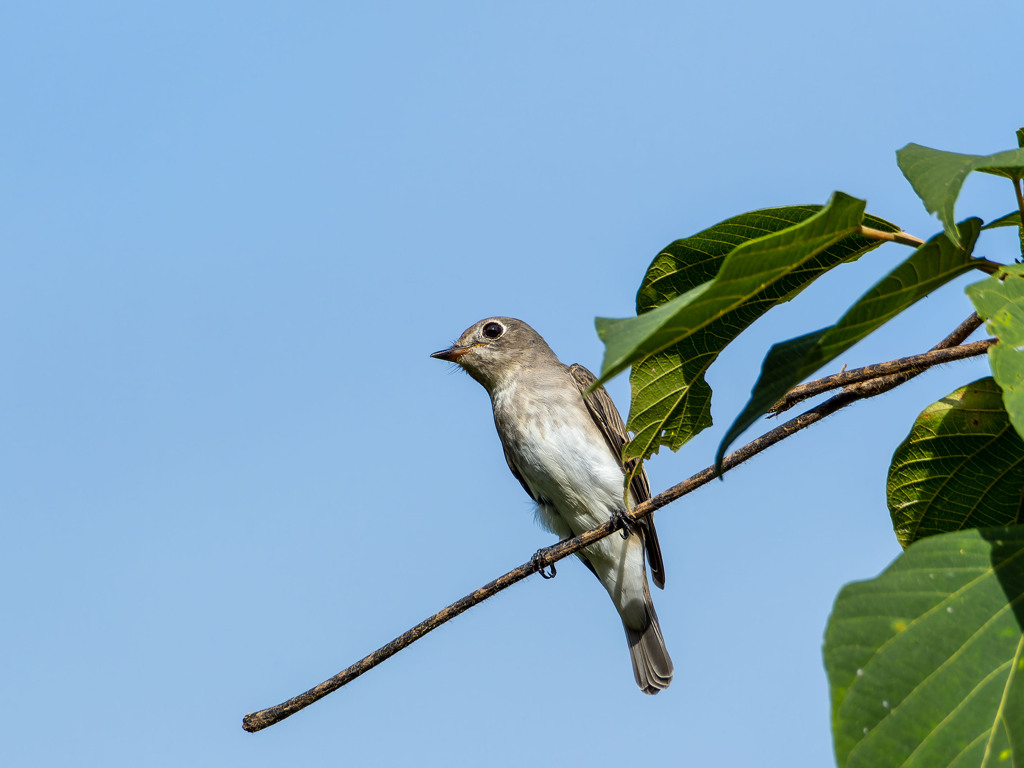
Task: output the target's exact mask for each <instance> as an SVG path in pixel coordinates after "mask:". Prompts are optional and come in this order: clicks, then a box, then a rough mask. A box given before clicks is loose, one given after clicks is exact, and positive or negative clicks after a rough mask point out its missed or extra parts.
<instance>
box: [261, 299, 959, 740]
mask: <svg viewBox="0 0 1024 768" xmlns="http://www.w3.org/2000/svg"><path fill="white" fill-rule="evenodd" d="M968 320H970V318H968ZM963 326H964V324H962V325H961V327H960V328H958V329H957V331H954V332H953V333H952V334H950V336H947V337H946V339H943V341H942V342H940V344H943V343H945V342H946V341H948V340H949V339H950V338H953V337H954V336H955V335H956V334H957V333H958V332H959V331H960V330H961V328H963ZM965 337H966V336H965ZM902 375H905V374H902ZM895 378H897V377H896V376H890V377H883V379H890V380H891V379H895ZM876 381H880V379H873V380H871V381H868V382H864V383H862V384H860V385H857V387H863V386H864V384H874V383H875V382H876ZM897 383H901V382H897ZM896 385H897V384H891V385H890V386H889V387H888V388H891V387H893V386H896ZM857 387H851V388H849V389H846V390H844V391H842V392H840V393H839V394H837V395H834V396H833V397H831V398H829V399H828V400H826V401H825V402H824V403H821V404H820V405H818V406H816V407H814V408H812V409H810V410H809V411H806V412H805V413H802V414H801V415H799V416H797V417H796V418H793V419H790V420H789V421H787V422H785V423H784V424H780V425H779V426H777V427H775V428H774V429H772V430H769V431H768V432H766V433H765V434H763V435H761V436H760V437H758V438H757V439H755V440H752V441H751V442H749V443H747V444H746V445H744V446H743V447H742V448H739V449H737V450H735V451H733V452H732V453H730V454H729V455H728V456H726V457H725V459H724V460H723V461H722V470H723V472H725V471H728V470H730V469H732V468H733V467H736V466H738V465H739V464H742V463H743V462H745V461H747V460H748V459H750V458H751V457H753V456H755V455H757V454H758V453H760V452H761V451H763V450H765V449H766V448H769V447H771V446H773V445H775V444H776V443H778V442H779V441H781V440H784V439H785V438H787V437H789V436H790V435H793V434H795V433H797V432H799V431H800V430H801V429H804V428H806V427H809V426H811V425H812V424H814V423H816V422H818V421H821V420H822V419H824V418H825V417H826V416H829V415H831V414H832V413H835V412H836V411H838V410H839V409H840V408H843V407H844V406H846V405H849V404H850V403H853V402H855V401H857V400H862V399H864V398H866V397H872V396H874V395H876V394H880V393H881V391H885V390H878V391H873V390H871V389H865V390H863V391H856V389H857ZM716 477H718V473H717V472H716V471H715V467H714V465H711V466H710V467H706V468H705V469H703V470H701V471H700V472H698V473H697V474H695V475H692V476H691V477H689V478H688V479H686V480H684V481H683V482H681V483H678V484H677V485H674V486H672V487H671V488H669V489H667V490H665V491H662V492H661V493H659V494H658V495H657V496H654V497H653V498H651V499H648V500H647V501H645V502H643V503H642V504H638V505H636V506H635V507H634V508H633V509H632V511H631V513H630V514H631V516H632V517H633V518H634V519H640V518H644V517H647V516H648V515H651V514H653V513H654V512H655V511H656V510H659V509H661V508H662V507H664V506H665V505H667V504H670V503H671V502H673V501H676V500H677V499H680V498H681V497H683V496H685V495H687V494H688V493H691V492H693V491H695V490H697V489H698V488H700V487H701V486H702V485H706V484H707V483H709V482H711V481H712V480H713V479H715V478H716ZM624 524H627V522H626V520H625V516H621V517H613V518H612V519H610V520H609V521H608V522H606V523H605V524H604V525H601V526H598V527H597V528H594V529H593V530H590V531H587V532H586V533H583V534H581V535H579V536H577V537H575V538H573V539H567V540H565V541H560V542H559V543H558V544H555V545H554V546H551V547H547V548H546V549H541V550H539V551H538V552H537V553H536V554H535V555H534V556H533V558H531V559H530V560H529V561H528V562H526V563H523V564H522V565H520V566H519V567H518V568H515V569H513V570H511V571H509V572H508V573H506V574H504V575H503V576H500V577H498V578H497V579H495V580H494V581H491V582H488V583H487V584H485V585H484V586H482V587H480V588H479V589H477V590H476V591H474V592H472V593H470V594H468V595H466V596H465V597H463V598H462V599H461V600H457V601H455V602H454V603H452V604H451V605H449V606H448V607H447V608H444V609H442V610H440V611H438V612H437V613H435V614H434V615H433V616H431V617H429V618H427V619H425V620H423V621H421V622H420V623H419V624H417V625H416V626H415V627H413V628H412V629H410V630H408V631H407V632H404V633H403V634H401V635H399V636H398V637H396V638H395V639H394V640H392V641H391V642H390V643H387V644H386V645H383V646H381V647H380V648H378V649H377V650H376V651H374V652H373V653H371V654H370V655H369V656H365V657H363V658H362V659H360V660H359V661H357V662H356V663H355V664H353V665H351V666H350V667H348V668H347V669H344V670H342V671H341V672H339V673H338V674H336V675H334V677H331V678H330V679H328V680H325V681H324V682H322V683H320V685H318V686H316V687H315V688H310V689H309V690H308V691H306V692H305V693H301V694H299V695H298V696H295V697H294V698H291V699H289V700H288V701H286V702H284V703H282V704H278V705H277V706H274V707H269V708H267V709H262V710H260V711H258V712H250V713H249V714H247V715H246V716H245V717H244V718H242V728H244V729H245V730H247V731H249V732H251V733H254V732H256V731H261V730H263V729H264V728H267V727H269V726H271V725H274V724H275V723H278V722H280V721H281V720H284V719H285V718H286V717H289V716H291V715H294V714H295V713H296V712H298V711H299V710H301V709H304V708H305V707H308V706H309V705H310V704H312V703H313V702H315V701H318V700H319V699H322V698H323V697H324V696H326V695H327V694H329V693H332V692H334V691H336V690H338V689H339V688H341V687H342V686H343V685H345V684H347V683H350V682H352V681H353V680H355V679H356V678H357V677H359V676H360V675H362V674H363V673H364V672H368V671H369V670H371V669H373V668H374V667H375V666H377V665H378V664H380V663H381V662H383V661H386V660H387V659H389V658H391V657H392V656H394V655H395V654H396V653H398V652H399V651H401V650H402V649H404V648H406V647H408V646H409V645H412V644H413V643H414V642H416V641H417V640H419V639H420V638H421V637H423V636H424V635H426V634H427V633H428V632H431V631H432V630H434V629H437V628H438V627H440V626H441V625H442V624H445V623H446V622H448V621H451V620H452V619H454V618H455V617H456V616H458V615H459V614H460V613H464V612H465V611H467V610H469V609H470V608H472V607H473V606H475V605H477V604H478V603H482V602H483V601H484V600H486V599H487V598H489V597H492V596H493V595H495V594H497V593H498V592H500V591H502V590H503V589H505V588H507V587H510V586H512V585H513V584H515V583H516V582H519V581H522V580H523V579H525V578H526V577H528V576H531V575H533V574H534V573H537V572H538V571H539V570H541V569H544V568H547V567H548V566H551V565H553V564H554V563H556V562H558V561H559V560H561V559H563V558H565V557H568V556H569V555H571V554H573V553H575V552H578V551H579V550H581V549H583V548H584V547H586V546H589V545H590V544H593V543H594V542H596V541H599V540H600V539H603V538H604V537H605V536H608V535H610V534H612V533H614V532H615V531H616V530H617V529H619V528H621V527H622V526H623V525H624Z"/></svg>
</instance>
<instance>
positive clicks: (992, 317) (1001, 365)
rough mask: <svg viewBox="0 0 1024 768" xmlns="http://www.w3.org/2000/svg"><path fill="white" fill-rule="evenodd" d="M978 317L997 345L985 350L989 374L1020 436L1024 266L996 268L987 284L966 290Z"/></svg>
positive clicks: (1023, 422) (1023, 403)
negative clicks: (989, 366) (1000, 390)
mask: <svg viewBox="0 0 1024 768" xmlns="http://www.w3.org/2000/svg"><path fill="white" fill-rule="evenodd" d="M967 295H968V296H969V297H970V299H971V302H972V303H973V304H974V308H975V309H976V310H977V311H978V316H979V317H983V318H985V323H986V327H987V328H988V330H989V332H990V333H992V334H993V335H994V336H996V337H998V339H999V343H998V344H994V345H993V346H992V347H990V348H989V350H988V359H989V364H990V365H991V366H992V373H993V375H994V376H995V377H996V381H997V382H999V386H1000V387H1002V388H1003V403H1004V404H1005V405H1006V410H1007V412H1008V413H1009V414H1010V422H1011V423H1012V424H1013V427H1014V429H1016V430H1017V432H1018V433H1019V434H1021V435H1024V265H1022V264H1013V265H1011V266H1006V267H1002V268H1000V270H999V272H998V273H997V274H995V275H993V276H992V277H990V278H989V279H988V280H982V281H981V282H980V283H974V284H973V285H969V286H967Z"/></svg>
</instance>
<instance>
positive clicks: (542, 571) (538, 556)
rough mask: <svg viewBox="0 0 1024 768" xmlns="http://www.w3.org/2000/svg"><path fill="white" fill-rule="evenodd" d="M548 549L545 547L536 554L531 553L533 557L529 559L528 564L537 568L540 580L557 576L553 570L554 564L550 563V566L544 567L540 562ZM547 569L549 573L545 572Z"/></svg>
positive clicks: (556, 572)
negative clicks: (530, 563)
mask: <svg viewBox="0 0 1024 768" xmlns="http://www.w3.org/2000/svg"><path fill="white" fill-rule="evenodd" d="M548 549H550V547H545V548H544V549H538V550H537V551H536V552H534V553H533V557H531V558H530V562H532V563H533V565H534V566H535V567H536V568H537V573H539V574H540V577H541V578H542V579H553V578H555V576H556V575H557V574H558V571H557V570H555V564H554V563H551V565H548V566H545V565H544V563H543V562H541V561H542V560H543V559H544V554H545V553H546V552H547V551H548ZM548 568H550V569H551V572H550V573H548V570H547V569H548Z"/></svg>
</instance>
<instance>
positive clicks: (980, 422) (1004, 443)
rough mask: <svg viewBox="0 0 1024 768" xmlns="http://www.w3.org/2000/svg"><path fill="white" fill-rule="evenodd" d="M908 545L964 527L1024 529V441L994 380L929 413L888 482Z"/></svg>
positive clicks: (895, 460)
mask: <svg viewBox="0 0 1024 768" xmlns="http://www.w3.org/2000/svg"><path fill="white" fill-rule="evenodd" d="M886 495H887V500H888V503H889V514H890V515H892V527H893V530H894V531H896V537H897V538H898V539H899V541H900V544H901V545H902V546H904V547H909V546H910V545H911V544H912V543H913V542H915V541H917V540H918V539H921V538H924V537H926V536H931V535H933V534H936V533H948V532H950V531H959V530H963V529H964V528H981V527H990V526H996V525H1013V524H1018V523H1024V440H1021V437H1020V435H1018V434H1017V432H1016V431H1015V430H1014V429H1013V427H1012V426H1010V420H1009V418H1008V417H1007V415H1006V411H1005V410H1003V393H1002V391H1001V390H1000V389H999V385H998V384H996V382H995V380H993V379H992V378H991V377H986V378H984V379H981V380H979V381H976V382H974V383H973V384H968V385H967V386H965V387H961V388H960V389H958V390H956V391H955V392H953V393H951V394H950V395H948V396H946V397H944V398H942V399H941V400H939V401H938V402H937V403H933V404H932V405H929V406H928V407H927V408H925V409H924V410H923V411H922V412H921V415H920V416H918V417H917V421H915V422H914V426H913V428H912V429H911V430H910V435H909V436H908V437H907V439H906V440H904V441H903V442H902V443H901V444H900V446H899V447H898V448H897V449H896V453H895V454H894V455H893V457H892V464H891V465H890V466H889V480H888V482H887V483H886Z"/></svg>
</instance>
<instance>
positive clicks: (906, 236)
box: [860, 225, 924, 248]
mask: <svg viewBox="0 0 1024 768" xmlns="http://www.w3.org/2000/svg"><path fill="white" fill-rule="evenodd" d="M860 233H861V234H862V235H863V236H864V237H869V238H871V239H872V240H885V241H887V242H890V243H900V244H901V245H909V246H912V247H914V248H917V247H918V246H920V245H924V240H922V239H921V238H919V237H914V236H913V235H912V234H910V233H909V232H885V231H884V230H881V229H873V228H872V227H865V226H863V225H862V226H861V228H860Z"/></svg>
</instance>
